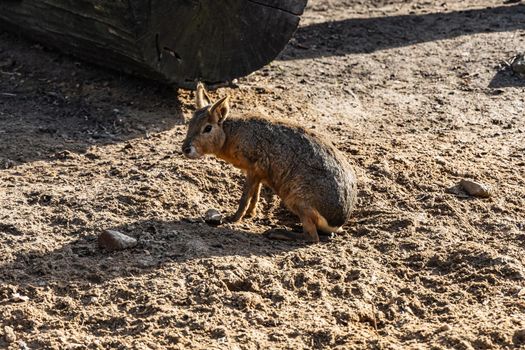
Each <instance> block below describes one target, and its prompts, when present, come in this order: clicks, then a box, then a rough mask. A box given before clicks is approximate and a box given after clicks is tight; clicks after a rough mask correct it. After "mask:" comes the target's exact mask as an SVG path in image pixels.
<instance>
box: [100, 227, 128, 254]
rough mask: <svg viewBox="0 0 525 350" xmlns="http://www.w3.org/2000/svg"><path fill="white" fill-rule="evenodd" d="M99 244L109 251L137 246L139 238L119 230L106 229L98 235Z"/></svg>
mask: <svg viewBox="0 0 525 350" xmlns="http://www.w3.org/2000/svg"><path fill="white" fill-rule="evenodd" d="M98 245H99V247H101V248H104V249H107V250H109V251H112V250H122V249H128V248H132V247H134V246H136V245H137V240H136V239H135V238H133V237H130V236H127V235H125V234H123V233H121V232H118V231H114V230H105V231H104V232H102V233H101V234H100V235H99V236H98Z"/></svg>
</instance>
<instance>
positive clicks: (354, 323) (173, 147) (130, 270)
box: [0, 0, 525, 349]
mask: <svg viewBox="0 0 525 350" xmlns="http://www.w3.org/2000/svg"><path fill="white" fill-rule="evenodd" d="M520 50H521V51H523V50H525V4H523V3H516V2H513V1H510V2H508V3H507V4H505V3H504V2H503V1H492V0H491V1H489V0H465V1H446V0H442V1H432V0H427V1H409V0H405V1H401V0H391V1H383V0H373V1H358V0H346V1H335V0H311V1H310V3H309V5H308V8H307V10H306V13H305V15H304V17H303V20H302V22H301V27H300V28H299V30H298V31H297V33H296V35H295V37H294V38H293V39H292V41H291V42H290V44H289V45H288V47H287V48H286V49H285V51H284V52H283V53H282V54H281V56H280V57H279V59H278V60H276V61H274V62H273V63H271V64H270V65H268V66H267V67H265V68H263V69H262V70H260V71H258V72H256V73H254V74H252V75H250V76H249V77H246V78H243V79H240V80H239V83H238V88H235V89H226V88H222V89H219V90H217V91H215V92H213V96H214V97H219V96H224V95H226V94H230V95H231V96H232V101H233V109H234V113H242V112H245V111H250V110H254V109H256V110H260V111H262V112H265V113H268V114H272V115H274V116H276V117H279V118H285V119H289V120H293V121H296V122H299V123H301V124H303V125H305V126H306V127H308V128H315V129H316V130H317V131H319V132H321V133H324V134H325V135H326V136H327V137H329V138H330V139H331V140H333V142H334V143H335V144H336V145H337V146H338V148H339V149H341V150H342V151H344V152H345V154H346V156H347V157H348V158H349V159H350V160H351V161H352V163H353V164H354V166H355V169H356V172H357V174H358V178H359V194H358V196H359V200H358V205H357V208H356V209H355V211H354V215H353V218H352V219H351V221H350V222H348V224H347V225H346V226H345V229H344V232H343V233H341V234H339V235H337V236H336V237H335V238H333V239H331V240H329V241H328V242H322V243H320V244H315V245H305V244H300V243H286V242H275V241H270V240H268V239H266V238H265V237H264V236H263V235H262V234H261V233H263V232H264V231H266V230H268V229H271V228H275V227H288V228H294V227H295V226H296V225H297V224H298V221H297V219H296V218H295V217H294V216H293V215H292V214H290V213H289V212H288V211H287V210H286V209H284V208H283V207H282V206H281V205H280V201H279V199H278V197H276V196H275V195H273V194H272V193H271V192H270V191H269V190H265V191H263V198H262V210H260V213H259V214H258V217H257V218H255V219H250V220H247V221H245V222H243V223H241V224H237V225H230V224H225V225H222V226H220V227H217V228H216V227H211V226H208V225H207V224H205V223H204V222H203V220H202V217H203V214H204V213H205V212H206V210H207V209H209V208H218V209H220V210H221V211H222V212H223V213H226V214H228V213H232V212H233V211H234V210H235V208H236V205H237V201H238V198H239V197H240V191H241V185H242V175H241V173H240V172H239V171H238V170H236V169H235V168H233V167H232V166H230V165H228V164H226V163H224V162H221V161H218V160H216V159H214V158H211V157H210V158H205V159H204V160H197V161H193V160H187V159H184V158H183V156H182V154H181V152H180V146H181V141H182V139H183V138H184V135H185V131H186V130H185V129H186V126H185V122H186V121H187V120H188V118H189V117H190V116H191V112H192V109H193V100H192V99H193V95H192V93H191V92H187V91H182V90H181V91H177V90H176V89H173V88H170V87H165V86H159V85H158V84H155V83H151V82H145V81H142V80H139V79H136V78H132V77H129V76H126V75H123V74H118V73H114V72H111V71H107V70H104V69H101V68H97V67H94V66H91V65H89V64H86V63H84V62H80V61H77V60H76V59H74V58H71V57H68V56H64V55H62V54H60V53H57V52H55V51H53V50H50V49H47V48H44V47H42V46H40V45H38V44H35V43H34V42H31V41H28V40H26V39H22V38H19V37H17V36H15V35H13V34H7V33H3V32H0V168H1V170H0V203H1V206H0V348H2V349H3V348H6V349H189V348H195V349H204V348H206V349H322V348H330V349H336V348H337V349H517V348H524V347H525V268H524V264H525V254H524V249H525V110H524V109H525V94H524V92H525V79H521V78H519V77H518V76H516V75H514V74H513V73H512V72H511V70H509V69H508V68H506V64H505V61H508V60H509V59H510V58H511V57H513V55H515V54H516V52H518V51H520ZM465 177H469V178H473V179H475V180H477V181H481V182H483V183H485V184H487V185H490V186H491V187H492V189H493V195H492V197H491V198H488V199H481V198H473V197H469V196H467V195H465V194H464V193H462V192H461V191H454V190H452V191H451V190H450V188H451V187H452V186H454V185H456V184H457V183H458V182H459V180H461V179H462V178H465ZM105 229H115V230H119V231H121V232H123V233H126V234H128V235H130V236H132V237H135V238H137V239H138V241H139V244H138V246H137V247H135V248H133V249H129V250H124V251H119V252H113V253H108V252H105V251H103V250H101V249H99V248H98V247H97V243H96V237H97V235H98V234H99V233H100V232H101V231H102V230H105Z"/></svg>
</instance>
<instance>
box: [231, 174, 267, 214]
mask: <svg viewBox="0 0 525 350" xmlns="http://www.w3.org/2000/svg"><path fill="white" fill-rule="evenodd" d="M260 188H261V181H260V179H259V178H257V177H255V176H253V175H252V174H249V173H248V174H247V175H246V182H245V183H244V188H243V190H242V196H241V200H240V201H239V208H238V209H237V211H236V212H235V214H233V216H232V217H231V218H230V221H231V222H238V221H240V220H241V219H242V218H243V217H244V214H245V213H246V210H247V208H248V206H250V211H253V209H254V208H255V205H256V204H257V200H258V199H259V194H258V193H259V190H260ZM252 202H253V205H252Z"/></svg>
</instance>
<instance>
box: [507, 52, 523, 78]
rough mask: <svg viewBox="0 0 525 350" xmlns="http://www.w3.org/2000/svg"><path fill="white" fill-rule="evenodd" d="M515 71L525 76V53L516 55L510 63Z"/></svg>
mask: <svg viewBox="0 0 525 350" xmlns="http://www.w3.org/2000/svg"><path fill="white" fill-rule="evenodd" d="M510 66H511V67H512V70H513V71H514V73H516V74H519V75H520V76H522V77H525V53H520V54H518V55H516V56H515V57H514V59H513V61H512V64H511V65H510Z"/></svg>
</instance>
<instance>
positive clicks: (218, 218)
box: [204, 209, 222, 226]
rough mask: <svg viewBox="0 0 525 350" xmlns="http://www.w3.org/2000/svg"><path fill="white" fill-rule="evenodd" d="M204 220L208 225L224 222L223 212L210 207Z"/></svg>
mask: <svg viewBox="0 0 525 350" xmlns="http://www.w3.org/2000/svg"><path fill="white" fill-rule="evenodd" d="M204 221H205V222H206V223H207V224H208V225H214V226H217V225H220V224H221V223H222V214H221V213H220V212H219V211H218V210H216V209H209V210H208V211H207V212H206V214H204Z"/></svg>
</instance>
